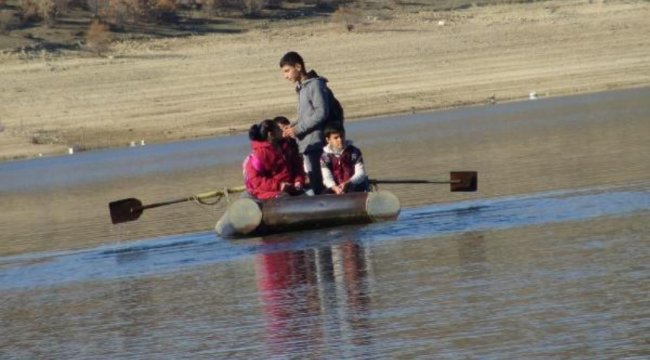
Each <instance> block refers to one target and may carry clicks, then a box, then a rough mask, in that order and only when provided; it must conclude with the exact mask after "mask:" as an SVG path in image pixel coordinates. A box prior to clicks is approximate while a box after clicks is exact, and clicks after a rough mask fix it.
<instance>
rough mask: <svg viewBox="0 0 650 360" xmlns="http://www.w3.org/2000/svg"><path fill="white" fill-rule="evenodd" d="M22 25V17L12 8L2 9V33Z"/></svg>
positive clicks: (0, 18)
mask: <svg viewBox="0 0 650 360" xmlns="http://www.w3.org/2000/svg"><path fill="white" fill-rule="evenodd" d="M19 26H20V18H19V17H18V16H17V13H16V12H15V11H12V10H0V34H4V33H7V32H9V31H10V30H13V29H16V28H18V27H19Z"/></svg>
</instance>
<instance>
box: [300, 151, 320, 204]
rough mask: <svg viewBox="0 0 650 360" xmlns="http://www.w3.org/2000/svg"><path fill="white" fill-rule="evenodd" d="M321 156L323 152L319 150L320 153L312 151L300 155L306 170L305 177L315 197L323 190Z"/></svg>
mask: <svg viewBox="0 0 650 360" xmlns="http://www.w3.org/2000/svg"><path fill="white" fill-rule="evenodd" d="M322 154H323V150H322V149H321V150H320V151H318V150H314V151H310V152H307V153H304V154H303V155H302V159H303V161H304V163H305V168H306V169H307V177H309V186H310V187H311V189H312V190H313V191H314V194H316V195H318V194H321V193H322V192H323V190H324V189H325V187H324V186H323V174H322V173H321V171H320V157H321V155H322Z"/></svg>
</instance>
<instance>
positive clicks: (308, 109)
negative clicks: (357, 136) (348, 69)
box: [280, 51, 343, 194]
mask: <svg viewBox="0 0 650 360" xmlns="http://www.w3.org/2000/svg"><path fill="white" fill-rule="evenodd" d="M280 69H281V71H282V76H283V77H284V78H285V79H286V80H288V81H289V82H291V83H293V84H296V92H297V93H298V119H297V120H296V122H295V123H294V124H293V125H292V126H290V127H288V128H286V129H285V130H284V131H283V136H284V137H293V138H296V139H297V140H298V147H299V150H300V152H301V153H302V154H303V161H304V164H305V170H306V172H307V176H308V178H309V184H310V185H311V188H312V190H313V191H314V193H315V194H320V193H321V192H323V178H322V174H321V171H320V157H321V154H322V153H323V145H324V144H323V128H324V127H325V124H326V123H327V122H329V121H331V120H333V118H336V117H339V118H340V121H341V122H342V121H343V111H342V108H341V107H340V104H338V101H335V98H334V95H333V94H332V92H331V91H330V90H329V88H328V87H327V79H325V78H323V77H320V76H318V74H316V72H315V71H313V70H311V71H309V72H307V70H306V69H305V62H304V61H303V59H302V57H301V56H300V55H299V54H298V53H297V52H294V51H291V52H288V53H286V54H285V55H284V56H282V58H281V59H280ZM333 104H338V106H336V109H333V106H332V105H333ZM336 113H340V114H336ZM334 120H336V119H334Z"/></svg>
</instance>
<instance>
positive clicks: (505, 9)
mask: <svg viewBox="0 0 650 360" xmlns="http://www.w3.org/2000/svg"><path fill="white" fill-rule="evenodd" d="M649 8H650V7H648V6H647V4H646V3H643V2H632V3H625V2H607V3H599V4H587V3H585V2H584V1H549V2H541V3H529V4H514V5H491V6H488V7H480V8H468V9H463V10H454V11H448V12H432V11H431V12H426V11H423V12H419V13H400V14H396V15H395V16H394V17H392V18H390V19H386V20H383V19H380V20H372V21H368V22H367V23H364V24H363V26H359V27H358V31H356V32H353V33H344V32H342V30H341V29H339V27H340V26H339V25H335V24H330V23H313V24H308V25H304V24H303V26H305V27H303V26H292V25H286V24H285V25H277V26H270V27H268V28H265V29H252V30H250V31H249V32H247V33H244V34H238V35H206V36H201V37H196V38H190V39H182V40H179V39H161V40H153V41H146V42H122V43H117V44H114V46H113V49H112V50H113V52H112V55H111V56H110V57H108V58H80V57H74V56H66V55H63V56H60V57H47V56H44V57H43V58H42V59H37V60H34V59H31V60H25V59H21V58H19V57H15V56H4V57H0V64H2V66H0V78H2V80H3V82H4V83H5V84H6V89H7V91H4V92H2V93H0V104H3V105H2V106H1V107H0V110H2V113H3V116H2V118H0V123H1V124H2V125H3V126H4V131H2V132H0V161H6V160H11V159H25V158H33V157H38V155H39V154H42V155H43V156H48V155H54V154H56V155H60V154H66V153H67V151H68V148H73V149H76V150H77V151H83V150H89V149H105V148H119V147H125V146H128V144H129V143H130V142H132V141H135V142H137V143H139V142H140V141H141V140H144V141H145V142H146V143H147V144H153V143H165V142H172V141H182V140H188V139H199V138H206V137H212V136H215V134H217V135H218V136H224V135H226V136H227V135H229V134H232V133H240V132H242V131H244V130H245V129H246V128H248V126H249V125H250V124H251V123H254V122H257V121H259V120H261V119H263V118H266V117H269V116H275V115H279V114H285V115H288V116H289V117H292V116H293V114H294V113H295V98H294V94H293V91H292V89H291V86H290V85H289V84H287V83H286V81H284V80H283V79H282V78H281V76H280V74H279V70H278V69H277V66H276V60H277V58H279V56H281V54H282V53H283V52H284V51H285V50H287V49H293V50H296V51H298V52H300V53H302V54H303V56H304V57H305V60H306V62H307V67H308V68H313V69H316V70H317V71H318V72H319V73H321V74H323V75H324V76H326V77H327V78H328V79H329V80H330V87H331V88H332V89H333V90H334V92H335V94H336V95H337V98H339V100H340V101H341V102H342V103H343V106H344V108H345V110H346V117H347V118H348V121H358V120H361V119H367V118H370V117H378V116H396V115H400V114H409V113H420V112H424V111H440V110H444V109H451V108H457V107H461V106H476V105H480V104H488V103H502V102H511V101H517V100H523V99H525V98H527V97H528V95H529V93H530V92H536V93H537V94H538V96H539V98H544V97H556V96H565V95H572V94H587V93H593V92H599V91H604V90H613V89H625V88H636V87H644V86H648V85H649V84H650V51H649V49H650V40H649V39H647V37H645V36H643V35H644V34H647V33H648V32H650V25H649V24H648V23H647V21H645V20H646V19H647V18H648V16H650V9H649ZM441 20H444V21H445V25H444V26H440V25H438V24H439V21H441ZM314 34H318V36H315V35H314ZM337 54H345V56H344V57H341V56H339V55H337ZM368 59H371V60H370V61H367V60H368ZM224 89H226V90H224Z"/></svg>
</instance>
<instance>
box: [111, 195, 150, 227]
mask: <svg viewBox="0 0 650 360" xmlns="http://www.w3.org/2000/svg"><path fill="white" fill-rule="evenodd" d="M108 209H109V210H110V212H111V222H112V223H113V224H119V223H123V222H127V221H134V220H137V219H138V218H139V217H140V215H142V203H141V202H140V200H138V199H135V198H128V199H122V200H117V201H113V202H110V203H109V204H108Z"/></svg>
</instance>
